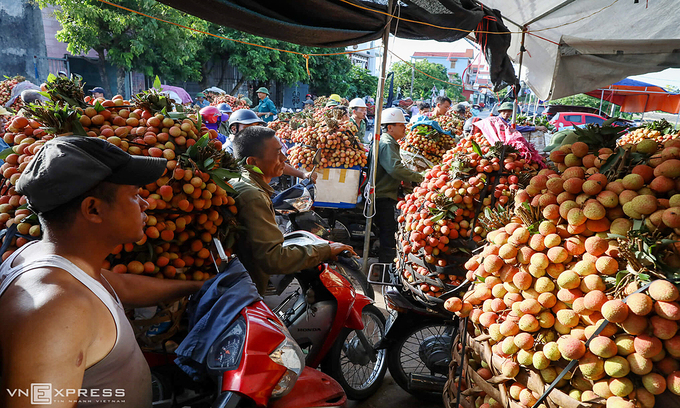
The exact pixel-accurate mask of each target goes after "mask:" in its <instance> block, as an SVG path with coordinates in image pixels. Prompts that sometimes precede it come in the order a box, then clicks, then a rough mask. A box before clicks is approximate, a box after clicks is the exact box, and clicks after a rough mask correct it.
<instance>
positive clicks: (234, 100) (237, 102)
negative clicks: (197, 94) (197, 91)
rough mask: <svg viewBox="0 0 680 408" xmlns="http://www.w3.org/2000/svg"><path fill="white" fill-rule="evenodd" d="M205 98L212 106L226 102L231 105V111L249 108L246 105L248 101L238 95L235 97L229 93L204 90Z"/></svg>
mask: <svg viewBox="0 0 680 408" xmlns="http://www.w3.org/2000/svg"><path fill="white" fill-rule="evenodd" d="M204 94H205V97H206V99H208V101H210V105H212V106H218V105H220V104H222V103H226V104H227V105H229V106H230V107H231V110H232V111H237V110H239V109H249V108H250V107H249V106H248V103H247V102H246V101H245V99H242V98H240V95H239V97H235V96H233V95H229V94H223V95H221V94H218V93H216V92H204Z"/></svg>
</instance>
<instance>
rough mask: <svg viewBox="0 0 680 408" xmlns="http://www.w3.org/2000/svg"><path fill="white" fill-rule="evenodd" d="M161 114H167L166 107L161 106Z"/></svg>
mask: <svg viewBox="0 0 680 408" xmlns="http://www.w3.org/2000/svg"><path fill="white" fill-rule="evenodd" d="M156 78H158V77H156ZM161 114H163V116H168V110H167V109H166V108H163V109H162V110H161Z"/></svg>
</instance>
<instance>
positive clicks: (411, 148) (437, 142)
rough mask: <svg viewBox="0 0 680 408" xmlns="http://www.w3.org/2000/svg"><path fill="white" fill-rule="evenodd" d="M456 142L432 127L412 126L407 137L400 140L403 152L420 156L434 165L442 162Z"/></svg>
mask: <svg viewBox="0 0 680 408" xmlns="http://www.w3.org/2000/svg"><path fill="white" fill-rule="evenodd" d="M455 144H456V140H455V139H454V138H453V137H452V136H450V135H447V134H445V133H439V132H438V131H437V130H436V129H434V128H433V127H432V126H428V125H424V124H420V125H417V126H412V127H411V129H410V130H409V131H408V133H407V134H406V137H404V138H402V139H400V140H399V145H400V146H401V149H402V150H405V151H407V152H411V153H415V154H419V155H421V156H423V157H425V158H426V159H427V160H429V161H430V162H432V163H434V164H440V163H441V162H442V159H443V156H444V153H446V152H447V151H449V149H451V148H452V147H453V146H455Z"/></svg>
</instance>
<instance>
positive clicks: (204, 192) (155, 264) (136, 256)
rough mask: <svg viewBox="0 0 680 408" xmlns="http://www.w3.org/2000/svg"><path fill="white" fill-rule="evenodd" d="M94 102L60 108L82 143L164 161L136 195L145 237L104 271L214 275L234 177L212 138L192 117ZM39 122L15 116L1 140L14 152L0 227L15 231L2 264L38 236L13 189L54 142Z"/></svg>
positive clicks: (226, 237) (227, 231)
mask: <svg viewBox="0 0 680 408" xmlns="http://www.w3.org/2000/svg"><path fill="white" fill-rule="evenodd" d="M99 102H100V103H99V104H98V105H97V107H94V106H93V107H87V108H85V109H80V108H77V109H76V108H67V110H69V109H70V110H69V111H70V112H72V117H73V118H74V119H73V120H74V121H76V122H78V124H79V125H81V126H82V128H83V129H84V131H85V134H86V135H87V136H84V137H99V138H101V139H104V140H107V141H108V142H110V143H112V144H114V145H116V146H118V147H119V148H121V149H123V150H125V151H127V152H128V153H130V154H132V155H148V156H153V157H164V158H166V159H167V160H168V163H167V172H166V174H165V175H164V176H163V177H161V178H160V179H159V180H158V181H157V182H155V183H152V184H150V185H147V186H144V187H142V188H141V189H140V195H141V196H142V197H143V198H144V199H145V200H147V201H148V203H149V207H148V209H147V215H148V219H147V225H146V228H145V236H144V238H143V239H142V240H140V241H139V242H137V243H129V244H125V245H121V246H120V247H119V248H117V249H116V250H115V251H114V253H113V254H111V256H109V258H108V259H107V261H106V263H105V264H104V265H103V267H104V268H107V269H111V270H113V271H114V272H118V273H125V272H128V273H135V274H142V273H144V274H149V275H154V276H157V277H165V278H177V279H195V280H203V279H208V278H209V277H210V276H211V275H214V274H215V272H216V271H215V268H214V263H213V259H212V254H211V253H210V251H209V250H208V249H207V247H208V246H209V245H210V243H211V241H212V238H213V237H218V238H220V239H221V240H222V241H223V242H224V243H225V248H226V249H227V252H228V253H229V252H230V249H229V248H230V246H231V245H233V242H234V239H235V237H234V234H235V230H236V228H235V218H234V214H235V213H236V207H235V206H234V204H235V202H234V198H233V197H231V196H230V194H231V193H232V192H233V190H232V189H231V187H229V185H228V184H227V183H226V182H225V177H227V176H230V175H233V174H236V175H238V173H236V170H237V166H236V163H235V161H234V160H233V159H232V158H231V156H229V155H227V154H225V153H224V152H223V151H222V149H221V143H220V142H219V140H217V134H216V133H215V132H214V131H208V129H207V128H205V126H202V128H201V129H197V127H196V122H195V117H194V118H191V117H189V118H186V119H182V120H179V119H173V118H171V117H168V116H164V115H163V114H161V113H156V114H154V113H152V112H149V111H146V110H142V109H128V108H125V107H123V106H125V105H128V104H129V102H128V101H124V100H123V98H122V97H121V96H116V97H114V98H113V99H112V100H101V101H99ZM40 120H41V118H37V117H36V118H31V119H29V118H25V117H21V116H17V117H14V118H13V119H12V120H11V122H9V123H8V125H7V127H6V133H5V134H4V136H3V138H4V140H5V142H7V143H8V144H10V146H12V149H13V151H14V153H12V154H10V155H8V156H7V157H6V159H5V163H4V164H3V165H2V166H1V167H0V171H2V176H3V180H2V190H1V191H0V193H1V195H0V221H1V222H2V224H4V226H5V227H7V228H9V227H11V226H13V225H16V229H17V232H18V235H16V236H14V237H12V238H11V239H12V242H11V245H10V247H9V249H8V250H7V251H6V252H5V253H4V254H3V255H2V259H3V260H4V259H6V258H7V257H8V256H9V255H10V254H11V253H12V252H13V251H14V250H16V248H18V247H20V246H22V245H24V244H25V243H27V242H28V240H30V239H36V238H38V237H40V235H41V230H40V225H39V223H38V219H37V217H36V216H35V215H34V214H32V213H31V211H30V210H29V209H28V208H26V206H25V204H26V197H25V196H22V195H20V194H18V193H17V192H16V191H15V188H14V186H15V184H16V182H17V180H18V179H19V177H20V175H21V172H22V171H23V170H24V169H25V168H26V166H27V165H28V163H29V162H30V160H31V159H32V158H33V156H34V155H35V154H37V152H38V151H39V150H40V148H41V147H42V146H43V145H44V144H45V142H47V141H48V140H50V139H52V138H54V137H59V135H55V134H50V133H48V132H46V131H45V129H43V127H44V126H43V123H41V122H40ZM214 261H215V262H217V263H219V262H220V260H219V258H218V259H215V260H214Z"/></svg>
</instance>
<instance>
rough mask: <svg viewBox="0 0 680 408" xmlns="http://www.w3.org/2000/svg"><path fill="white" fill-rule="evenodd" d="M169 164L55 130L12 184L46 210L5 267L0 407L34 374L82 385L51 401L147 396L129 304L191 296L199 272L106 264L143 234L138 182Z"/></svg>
mask: <svg viewBox="0 0 680 408" xmlns="http://www.w3.org/2000/svg"><path fill="white" fill-rule="evenodd" d="M165 170H166V160H165V159H162V158H153V157H147V156H130V155H129V154H127V153H126V152H124V151H122V150H121V149H119V148H118V147H116V146H114V145H112V144H110V143H108V142H106V141H104V140H101V139H98V138H94V137H77V136H76V137H72V136H62V137H58V138H55V139H54V140H51V141H49V142H47V143H46V144H45V145H44V146H43V147H42V148H41V149H40V151H39V152H38V154H36V155H35V157H34V158H33V159H32V160H31V161H30V162H29V164H28V166H27V167H26V169H25V170H24V171H23V173H22V175H21V177H20V178H19V180H18V181H17V184H16V189H17V191H18V192H20V193H21V194H23V195H25V196H26V198H27V200H28V205H29V208H30V209H32V210H33V211H34V212H36V213H37V214H38V218H39V219H40V224H41V226H42V228H43V238H42V239H41V240H39V241H33V242H31V243H28V244H26V245H24V246H22V247H21V248H19V249H17V250H16V251H15V252H13V253H12V254H11V255H10V256H9V257H8V258H7V259H6V260H5V262H3V263H2V265H1V266H0V327H2V330H0V350H1V353H2V354H1V358H0V361H1V364H2V372H1V373H0V377H2V382H3V390H2V392H0V406H2V407H7V408H15V407H26V406H29V403H31V400H29V398H30V397H29V396H25V395H21V394H10V393H9V392H6V391H5V390H16V389H20V390H24V389H29V388H31V387H32V384H35V383H42V384H49V386H50V387H51V388H52V389H55V390H71V389H74V390H79V391H78V392H77V393H75V394H70V395H69V394H68V393H67V394H65V395H62V396H59V397H56V398H57V399H56V400H50V401H49V404H50V405H53V406H55V405H58V406H69V407H73V406H75V405H76V404H77V405H78V406H79V407H92V406H97V407H121V406H126V407H150V406H151V396H152V395H151V375H150V371H149V367H148V365H147V363H146V360H145V359H144V356H143V355H142V352H141V350H140V349H139V346H138V345H137V341H136V340H135V335H134V333H133V331H132V327H131V326H130V323H129V321H128V319H127V317H126V316H125V311H124V309H123V307H125V306H127V307H141V306H151V305H156V304H158V303H160V302H164V301H170V300H173V299H177V298H180V297H183V296H187V295H189V294H192V293H195V292H197V291H198V290H199V289H200V287H201V286H202V282H190V281H169V280H161V279H156V278H152V277H148V276H140V275H133V274H116V273H111V272H109V271H105V270H102V269H101V266H102V264H103V263H104V260H105V259H106V257H107V256H108V255H109V254H110V253H112V252H113V251H114V248H115V247H116V246H118V245H121V244H126V243H133V242H137V241H139V240H140V239H142V238H143V237H144V225H145V222H146V218H147V217H146V214H144V210H145V209H146V208H147V206H148V204H147V202H146V201H144V199H142V198H141V197H140V196H139V186H141V185H146V184H149V183H153V182H154V181H155V180H156V179H158V178H159V177H160V176H162V175H163V173H164V172H165ZM103 390H111V392H112V395H109V396H108V397H106V398H103V395H102V392H103ZM54 397H55V395H54V394H52V395H49V396H48V398H54ZM102 400H104V401H103V402H102Z"/></svg>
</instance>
